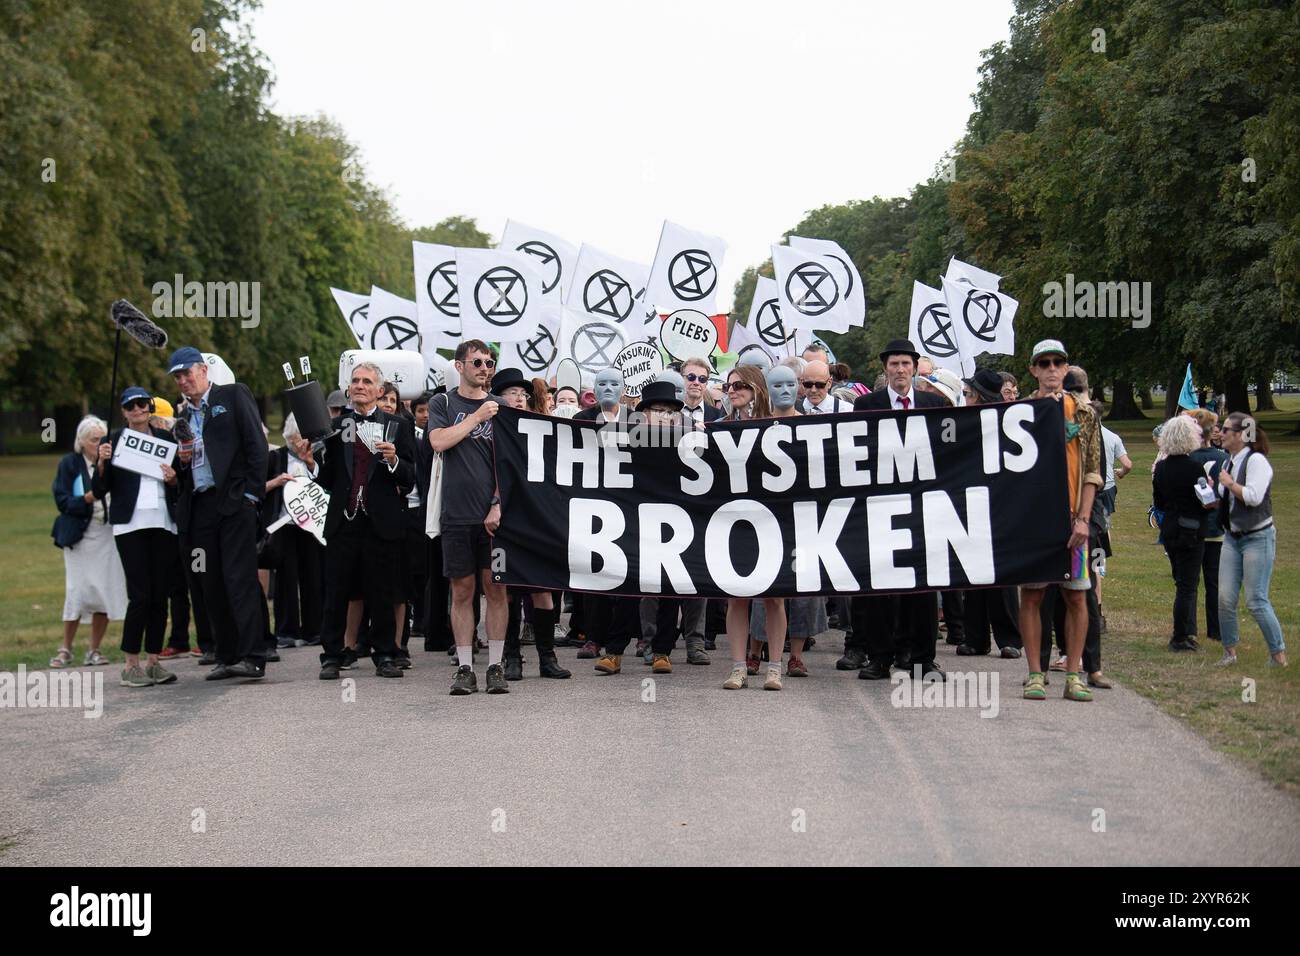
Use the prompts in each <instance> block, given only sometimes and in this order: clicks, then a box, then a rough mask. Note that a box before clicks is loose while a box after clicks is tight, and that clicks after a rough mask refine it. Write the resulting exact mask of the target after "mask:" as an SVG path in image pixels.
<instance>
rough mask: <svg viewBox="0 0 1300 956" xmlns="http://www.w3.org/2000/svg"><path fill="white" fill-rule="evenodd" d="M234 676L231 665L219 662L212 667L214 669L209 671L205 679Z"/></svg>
mask: <svg viewBox="0 0 1300 956" xmlns="http://www.w3.org/2000/svg"><path fill="white" fill-rule="evenodd" d="M234 676H235V675H234V674H232V673H230V668H229V667H227V666H226V665H225V664H218V665H217V666H215V667H214V668H212V670H210V671H208V673H207V675H206V676H205V677H204V678H203V679H204V680H225V679H226V678H227V677H234Z"/></svg>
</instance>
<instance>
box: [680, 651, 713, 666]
mask: <svg viewBox="0 0 1300 956" xmlns="http://www.w3.org/2000/svg"><path fill="white" fill-rule="evenodd" d="M686 663H688V664H709V663H712V662H711V661H710V660H709V654H708V652H707V651H702V650H700V649H699V648H698V647H693V648H690V649H689V650H687V651H686Z"/></svg>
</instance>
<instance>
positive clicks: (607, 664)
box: [596, 654, 623, 674]
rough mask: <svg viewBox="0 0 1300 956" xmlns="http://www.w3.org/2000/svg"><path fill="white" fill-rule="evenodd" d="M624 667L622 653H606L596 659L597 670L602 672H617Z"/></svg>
mask: <svg viewBox="0 0 1300 956" xmlns="http://www.w3.org/2000/svg"><path fill="white" fill-rule="evenodd" d="M622 669H623V655H622V654H606V655H605V656H604V657H602V658H601V659H600V660H598V661H596V671H597V672H598V673H601V674H617V673H618V672H619V671H621V670H622Z"/></svg>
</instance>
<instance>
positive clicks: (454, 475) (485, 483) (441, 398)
mask: <svg viewBox="0 0 1300 956" xmlns="http://www.w3.org/2000/svg"><path fill="white" fill-rule="evenodd" d="M495 401H497V399H495V398H493V397H492V396H490V395H489V396H488V397H487V398H464V397H463V396H461V394H460V393H459V392H448V393H446V394H444V395H435V396H433V398H431V399H429V427H428V429H426V431H433V430H434V429H435V428H450V427H451V426H452V425H455V424H458V423H459V422H461V421H463V420H464V419H465V418H466V417H467V416H469V415H473V414H474V413H475V412H476V411H478V409H479V406H480V405H482V404H483V403H484V402H495ZM492 421H493V420H492V419H488V420H487V421H485V422H481V423H480V424H479V425H477V426H476V427H475V428H474V430H473V431H472V432H470V433H469V434H468V435H466V436H465V437H464V438H463V439H461V441H460V443H459V444H457V445H454V446H452V447H451V448H448V449H447V450H446V451H445V452H443V453H442V524H443V526H445V527H450V526H452V525H474V524H482V523H483V519H484V518H486V517H487V513H488V510H489V509H490V508H491V501H492V495H493V493H494V492H495V490H496V470H495V468H494V467H493V458H492Z"/></svg>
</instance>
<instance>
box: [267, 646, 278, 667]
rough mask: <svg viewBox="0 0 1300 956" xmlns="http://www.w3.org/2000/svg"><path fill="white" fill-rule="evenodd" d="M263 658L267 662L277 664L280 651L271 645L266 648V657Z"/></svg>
mask: <svg viewBox="0 0 1300 956" xmlns="http://www.w3.org/2000/svg"><path fill="white" fill-rule="evenodd" d="M263 660H265V661H266V662H267V663H268V664H278V663H280V652H279V651H277V650H276V649H275V648H273V647H268V648H267V649H266V657H265V658H263Z"/></svg>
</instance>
